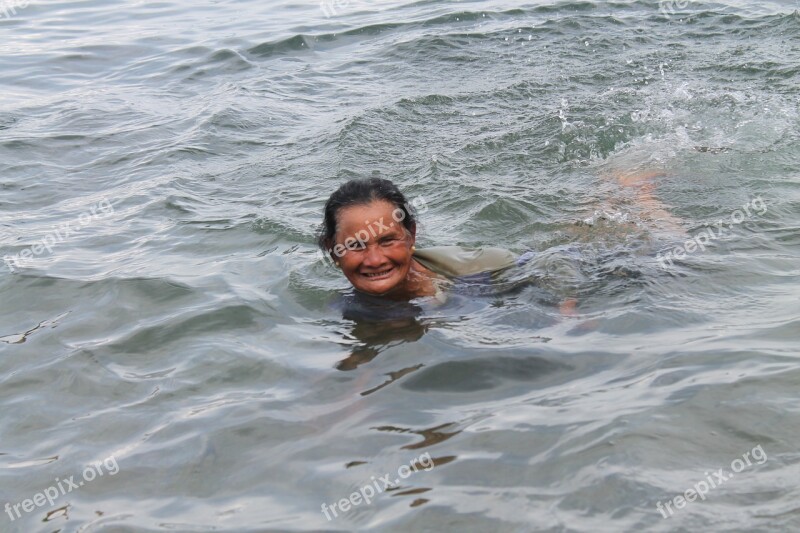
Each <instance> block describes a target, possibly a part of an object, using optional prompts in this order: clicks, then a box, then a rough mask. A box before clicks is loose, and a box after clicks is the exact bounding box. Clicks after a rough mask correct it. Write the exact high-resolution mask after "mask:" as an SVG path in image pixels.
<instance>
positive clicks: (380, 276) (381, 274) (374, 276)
mask: <svg viewBox="0 0 800 533" xmlns="http://www.w3.org/2000/svg"><path fill="white" fill-rule="evenodd" d="M392 272H394V267H392V268H389V269H387V270H384V271H383V272H373V273H371V274H368V273H362V274H361V275H362V276H366V277H367V278H369V279H383V278H386V277H389V274H391V273H392Z"/></svg>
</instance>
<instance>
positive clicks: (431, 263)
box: [414, 246, 517, 277]
mask: <svg viewBox="0 0 800 533" xmlns="http://www.w3.org/2000/svg"><path fill="white" fill-rule="evenodd" d="M414 259H416V260H417V261H419V262H420V263H422V265H423V266H424V267H426V268H428V269H430V270H433V271H434V272H436V273H438V274H443V275H445V276H452V277H456V276H469V275H472V274H478V273H481V272H495V271H498V270H503V269H506V268H508V267H511V266H514V265H515V264H517V256H516V254H514V253H513V252H511V251H509V250H506V249H504V248H495V247H484V248H462V247H461V246H433V247H431V248H425V249H422V250H417V251H416V252H415V253H414Z"/></svg>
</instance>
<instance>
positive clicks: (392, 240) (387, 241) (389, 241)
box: [381, 239, 399, 246]
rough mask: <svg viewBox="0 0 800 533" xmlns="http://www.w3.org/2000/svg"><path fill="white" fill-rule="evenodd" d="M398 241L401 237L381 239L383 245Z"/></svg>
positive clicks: (390, 244)
mask: <svg viewBox="0 0 800 533" xmlns="http://www.w3.org/2000/svg"><path fill="white" fill-rule="evenodd" d="M398 241H399V239H384V240H382V241H381V246H392V245H393V244H396V243H397V242H398Z"/></svg>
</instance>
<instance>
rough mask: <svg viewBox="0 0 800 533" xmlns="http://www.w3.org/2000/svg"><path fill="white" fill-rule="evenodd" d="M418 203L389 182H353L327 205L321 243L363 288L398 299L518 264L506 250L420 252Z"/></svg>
mask: <svg viewBox="0 0 800 533" xmlns="http://www.w3.org/2000/svg"><path fill="white" fill-rule="evenodd" d="M416 236H417V225H416V219H415V215H414V209H413V206H412V205H410V204H409V202H408V201H407V200H406V197H405V196H404V195H403V193H402V192H400V190H399V189H398V188H397V187H396V186H395V184H394V183H392V182H391V181H389V180H386V179H380V178H369V179H358V180H351V181H348V182H347V183H345V184H343V185H342V186H341V187H339V189H338V190H336V192H334V193H333V194H332V195H331V197H330V198H329V199H328V202H327V203H326V204H325V215H324V220H323V225H322V229H321V231H320V235H319V240H318V243H319V245H320V247H321V248H322V249H323V251H324V252H325V253H327V254H329V255H330V257H331V258H332V259H333V261H334V262H335V264H336V266H337V267H339V268H340V269H341V270H342V273H343V274H344V275H345V277H346V278H347V279H348V280H349V281H350V283H351V284H352V285H353V287H354V288H355V289H356V290H357V291H360V292H363V293H366V294H371V295H374V296H382V297H386V298H391V299H397V300H410V299H413V298H418V297H423V296H434V295H436V294H437V292H438V290H439V287H440V284H441V283H440V282H446V281H447V280H449V279H452V278H455V277H460V276H470V275H475V274H480V273H485V272H496V271H499V270H503V269H505V268H508V267H510V266H512V265H514V264H516V263H517V258H516V257H515V256H514V254H512V253H511V252H509V251H507V250H503V249H500V248H481V249H477V250H467V249H464V248H460V247H458V246H438V247H433V248H428V249H426V250H417V249H416V246H415V243H416Z"/></svg>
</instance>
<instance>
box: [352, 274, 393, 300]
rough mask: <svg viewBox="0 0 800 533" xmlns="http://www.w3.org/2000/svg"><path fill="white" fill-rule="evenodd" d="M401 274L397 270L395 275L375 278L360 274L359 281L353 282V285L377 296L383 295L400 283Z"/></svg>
mask: <svg viewBox="0 0 800 533" xmlns="http://www.w3.org/2000/svg"><path fill="white" fill-rule="evenodd" d="M399 274H400V273H399V272H395V273H394V275H391V276H388V277H385V278H381V279H375V280H372V279H369V278H367V277H365V276H361V275H359V279H358V283H353V286H354V287H355V288H356V289H358V290H359V291H361V292H365V293H367V294H372V295H375V296H383V295H385V294H388V293H390V292H392V291H393V290H395V289H396V288H397V287H398V286H399V285H400V282H401V281H402V276H400V275H399Z"/></svg>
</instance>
